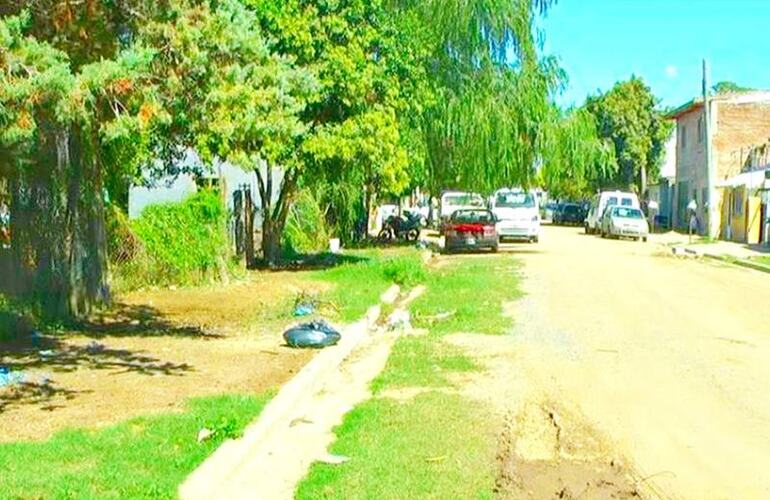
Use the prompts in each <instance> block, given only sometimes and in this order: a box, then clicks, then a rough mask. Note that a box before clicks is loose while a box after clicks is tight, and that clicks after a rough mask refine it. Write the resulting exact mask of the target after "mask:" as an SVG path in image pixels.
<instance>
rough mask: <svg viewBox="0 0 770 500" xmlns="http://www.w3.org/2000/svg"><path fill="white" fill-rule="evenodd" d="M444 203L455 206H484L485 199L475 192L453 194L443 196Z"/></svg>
mask: <svg viewBox="0 0 770 500" xmlns="http://www.w3.org/2000/svg"><path fill="white" fill-rule="evenodd" d="M443 203H444V204H445V205H454V206H460V207H462V206H467V207H483V206H484V200H483V199H482V198H481V197H480V196H478V195H473V194H451V195H447V196H445V197H444V198H443Z"/></svg>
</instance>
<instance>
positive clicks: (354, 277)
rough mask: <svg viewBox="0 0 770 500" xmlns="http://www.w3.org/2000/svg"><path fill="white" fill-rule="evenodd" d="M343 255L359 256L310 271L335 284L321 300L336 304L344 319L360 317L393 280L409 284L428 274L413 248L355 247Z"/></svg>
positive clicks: (403, 284) (375, 302) (416, 282)
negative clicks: (354, 249)
mask: <svg viewBox="0 0 770 500" xmlns="http://www.w3.org/2000/svg"><path fill="white" fill-rule="evenodd" d="M346 255H347V256H349V257H352V258H358V259H360V260H359V261H358V262H350V263H347V264H343V265H341V266H337V267H333V268H331V269H326V270H323V271H315V272H314V273H312V275H311V277H312V278H315V279H317V280H319V281H324V282H327V283H331V284H333V285H334V288H333V290H332V291H330V292H329V293H327V294H326V296H325V297H324V300H328V301H331V302H333V303H334V304H335V305H336V306H337V307H338V308H339V310H340V319H342V320H343V321H356V320H359V319H360V318H361V317H362V316H363V315H364V314H365V313H366V311H367V310H368V309H369V308H370V307H371V306H373V305H376V304H378V303H379V302H380V296H381V295H382V294H383V293H384V292H385V290H387V289H388V287H389V286H391V285H392V284H394V283H395V284H397V285H402V286H403V287H406V288H409V287H412V286H415V285H416V284H418V283H421V282H423V281H424V280H425V279H426V277H427V274H426V271H425V265H424V264H423V262H422V258H421V257H420V254H419V253H418V252H417V251H415V250H413V249H393V250H357V251H351V252H347V253H346Z"/></svg>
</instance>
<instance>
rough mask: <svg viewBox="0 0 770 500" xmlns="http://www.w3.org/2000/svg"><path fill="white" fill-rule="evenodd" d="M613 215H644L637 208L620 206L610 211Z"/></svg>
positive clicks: (632, 217) (631, 217)
mask: <svg viewBox="0 0 770 500" xmlns="http://www.w3.org/2000/svg"><path fill="white" fill-rule="evenodd" d="M612 216H613V217H620V218H622V219H643V218H644V215H643V214H642V211H641V210H639V209H638V208H622V207H617V208H615V209H614V210H613V211H612Z"/></svg>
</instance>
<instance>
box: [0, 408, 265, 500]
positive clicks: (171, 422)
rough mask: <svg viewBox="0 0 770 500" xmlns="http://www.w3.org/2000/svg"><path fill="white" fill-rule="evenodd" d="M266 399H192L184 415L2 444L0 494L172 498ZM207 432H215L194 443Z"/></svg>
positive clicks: (235, 433)
mask: <svg viewBox="0 0 770 500" xmlns="http://www.w3.org/2000/svg"><path fill="white" fill-rule="evenodd" d="M269 399H270V396H269V395H261V396H258V397H251V396H249V397H245V396H218V397H214V398H206V399H197V400H193V401H191V402H190V404H189V406H188V408H187V410H186V411H185V412H183V413H174V414H168V415H159V416H152V417H142V418H135V419H132V420H129V421H128V422H125V423H121V424H118V425H115V426H112V427H108V428H105V429H102V430H95V431H94V430H69V431H63V432H60V433H58V434H56V435H54V436H53V437H52V438H50V439H48V440H46V441H42V442H32V443H5V444H1V445H0V467H1V468H2V470H3V471H4V473H3V474H2V475H0V491H3V492H4V495H5V496H9V497H12V498H29V497H34V498H176V496H177V488H178V486H179V484H180V483H181V482H182V481H183V480H184V479H185V478H186V477H187V475H188V474H190V473H191V472H192V471H193V470H194V469H195V468H196V467H197V466H198V465H200V464H201V463H202V462H203V461H204V460H205V459H206V458H207V457H208V456H209V455H210V454H211V453H213V452H214V451H215V450H216V449H217V447H219V446H220V445H221V444H222V442H223V441H224V440H225V439H227V438H229V437H232V436H233V435H237V434H238V433H240V432H241V431H242V430H243V429H244V428H245V427H246V425H248V423H249V422H251V421H252V419H253V418H255V417H256V416H257V415H258V414H259V413H260V412H261V411H262V409H263V408H264V407H265V405H266V404H267V401H268V400H269ZM204 427H206V428H209V429H218V430H220V432H217V433H215V434H214V436H213V437H212V438H211V439H209V440H207V441H205V442H203V443H198V441H197V439H196V436H197V435H198V431H199V430H200V429H202V428H204Z"/></svg>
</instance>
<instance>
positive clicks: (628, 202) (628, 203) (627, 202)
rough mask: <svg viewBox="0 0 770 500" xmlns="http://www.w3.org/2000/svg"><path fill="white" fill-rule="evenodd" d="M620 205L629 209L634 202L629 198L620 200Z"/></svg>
mask: <svg viewBox="0 0 770 500" xmlns="http://www.w3.org/2000/svg"><path fill="white" fill-rule="evenodd" d="M620 204H621V205H622V206H624V207H630V206H632V205H633V204H634V200H632V199H631V198H623V199H622V200H620Z"/></svg>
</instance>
